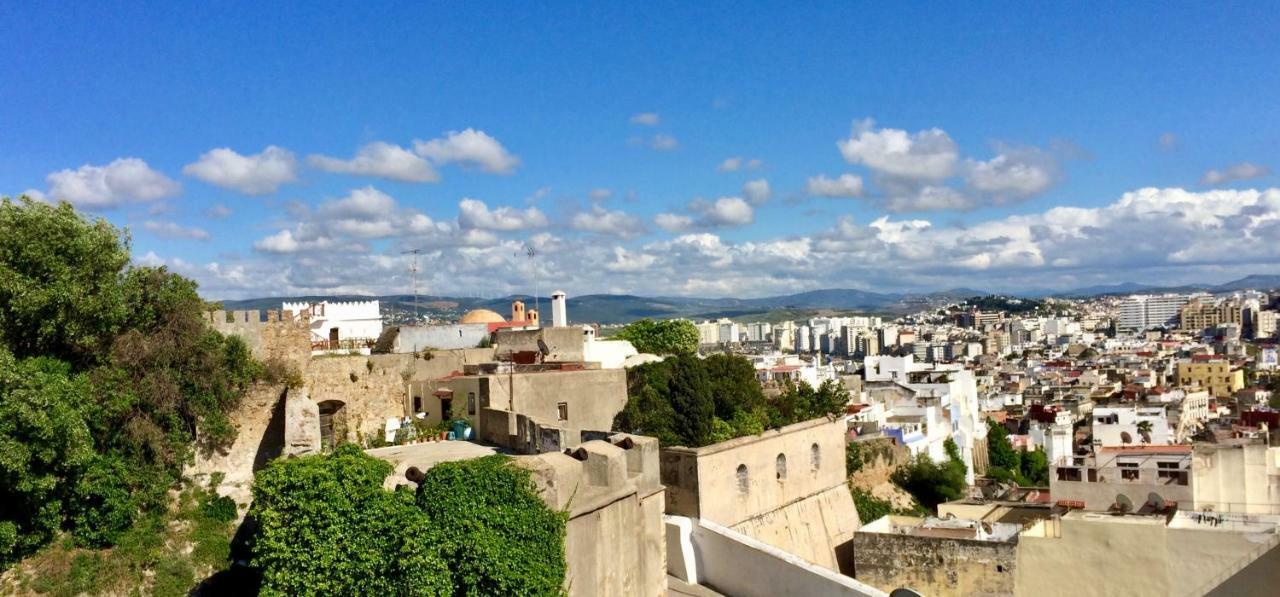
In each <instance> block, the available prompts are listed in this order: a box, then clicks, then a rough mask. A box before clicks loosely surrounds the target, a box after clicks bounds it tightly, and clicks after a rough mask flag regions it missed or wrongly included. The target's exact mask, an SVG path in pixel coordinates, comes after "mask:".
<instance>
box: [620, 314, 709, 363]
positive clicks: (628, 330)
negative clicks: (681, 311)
mask: <svg viewBox="0 0 1280 597" xmlns="http://www.w3.org/2000/svg"><path fill="white" fill-rule="evenodd" d="M617 337H618V338H620V339H622V340H626V341H628V342H630V343H631V345H632V346H635V347H636V350H638V351H640V352H642V353H649V354H657V355H667V354H693V353H695V352H698V338H699V336H698V327H697V326H695V325H693V322H691V321H688V320H685V319H668V320H664V321H654V320H652V319H641V320H639V321H633V322H631V323H630V324H627V326H626V327H624V328H622V331H621V332H618V336H617Z"/></svg>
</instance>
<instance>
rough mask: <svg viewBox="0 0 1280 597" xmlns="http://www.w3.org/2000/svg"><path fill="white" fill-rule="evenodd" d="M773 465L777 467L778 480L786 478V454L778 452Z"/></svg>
mask: <svg viewBox="0 0 1280 597" xmlns="http://www.w3.org/2000/svg"><path fill="white" fill-rule="evenodd" d="M775 466H776V467H777V469H778V480H779V481H782V480H784V479H786V478H787V456H786V455H785V454H778V458H777V459H776V461H775Z"/></svg>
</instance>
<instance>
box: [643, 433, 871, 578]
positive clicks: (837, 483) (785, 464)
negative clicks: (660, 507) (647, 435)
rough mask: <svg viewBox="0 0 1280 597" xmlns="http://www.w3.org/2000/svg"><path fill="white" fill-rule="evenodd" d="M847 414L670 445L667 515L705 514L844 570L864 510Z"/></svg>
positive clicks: (665, 460)
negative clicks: (854, 490)
mask: <svg viewBox="0 0 1280 597" xmlns="http://www.w3.org/2000/svg"><path fill="white" fill-rule="evenodd" d="M845 433H846V426H845V423H844V421H843V420H840V419H834V420H832V419H828V418H821V419H814V420H812V421H805V422H802V423H796V424H795V425H790V426H787V427H783V428H782V429H775V430H770V431H766V432H764V433H763V434H760V435H754V436H748V437H740V438H737V439H732V440H729V441H726V442H721V443H718V444H715V445H711V446H705V447H702V448H696V449H695V448H683V447H674V448H664V449H663V450H662V456H661V459H662V482H663V484H664V485H666V486H667V513H668V514H675V515H679V516H687V517H690V518H702V519H704V520H709V521H712V522H715V523H717V524H720V525H723V526H726V527H729V528H731V529H733V530H735V531H738V532H741V533H743V534H744V535H747V536H750V537H754V538H756V539H759V540H760V541H763V542H765V543H768V544H770V545H773V546H774V547H777V548H779V549H782V550H784V551H788V552H791V553H794V554H797V555H799V556H801V557H804V558H805V559H806V560H808V561H810V562H813V563H815V564H819V565H821V566H824V567H827V568H829V569H831V570H841V566H840V560H841V559H842V558H841V557H839V556H838V553H837V552H839V551H840V548H841V546H843V545H845V544H846V543H848V542H849V541H851V540H852V538H853V533H854V531H856V530H857V528H858V513H857V510H856V508H855V507H854V505H853V496H852V495H851V494H850V493H849V489H848V486H846V485H845V462H844V449H845Z"/></svg>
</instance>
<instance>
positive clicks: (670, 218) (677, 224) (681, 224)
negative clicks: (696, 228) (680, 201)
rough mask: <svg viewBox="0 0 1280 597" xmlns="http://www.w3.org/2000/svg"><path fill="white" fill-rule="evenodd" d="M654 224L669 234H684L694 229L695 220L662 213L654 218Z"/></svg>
mask: <svg viewBox="0 0 1280 597" xmlns="http://www.w3.org/2000/svg"><path fill="white" fill-rule="evenodd" d="M653 223H655V224H657V225H658V227H659V228H661V229H663V230H666V231H667V232H684V231H686V230H688V229H690V228H693V218H691V217H689V216H683V215H680V214H673V213H660V214H658V215H657V216H654V218H653Z"/></svg>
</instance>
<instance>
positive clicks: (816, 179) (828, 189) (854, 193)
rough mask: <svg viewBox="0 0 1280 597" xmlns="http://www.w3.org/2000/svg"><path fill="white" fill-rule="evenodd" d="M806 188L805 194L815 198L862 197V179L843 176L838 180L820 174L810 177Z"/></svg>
mask: <svg viewBox="0 0 1280 597" xmlns="http://www.w3.org/2000/svg"><path fill="white" fill-rule="evenodd" d="M804 188H805V192H807V193H808V194H810V195H813V196H815V197H860V196H861V195H862V177H861V176H857V175H854V174H841V175H840V176H838V177H836V178H827V177H826V175H824V174H819V175H817V176H811V177H809V180H808V181H807V182H806V183H805V185H804Z"/></svg>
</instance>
